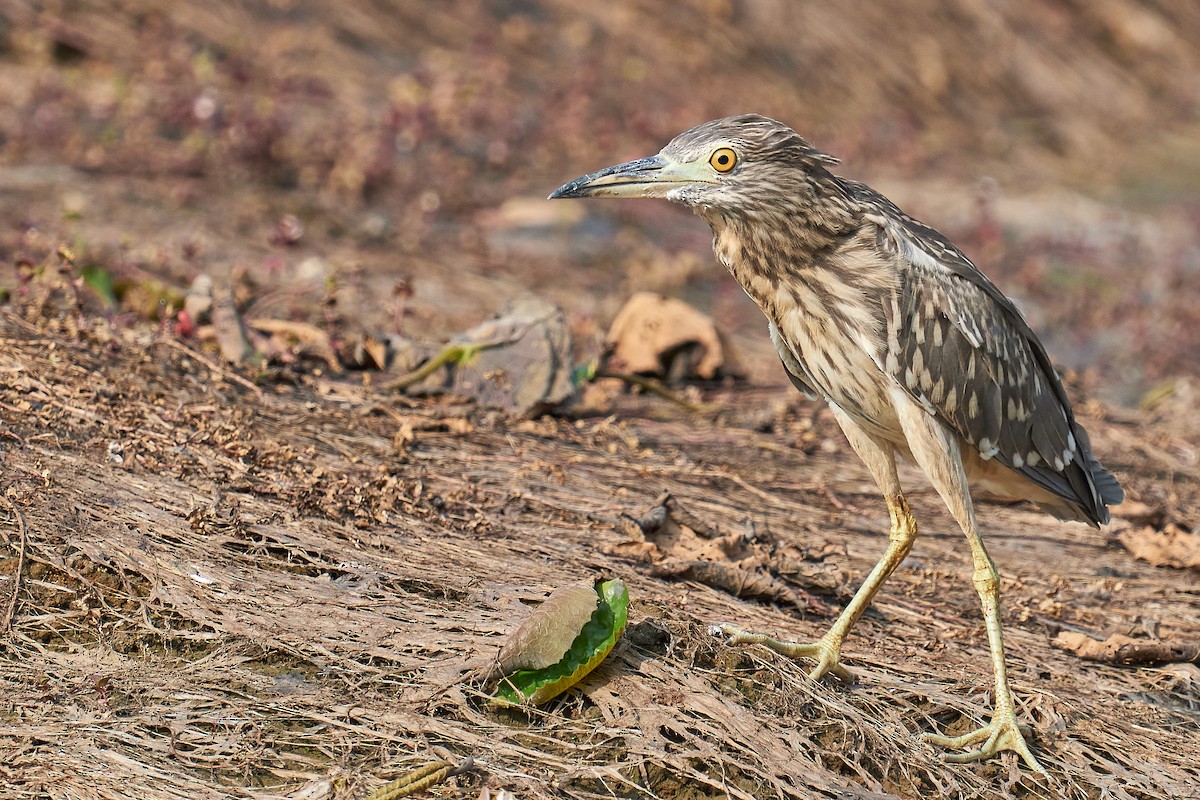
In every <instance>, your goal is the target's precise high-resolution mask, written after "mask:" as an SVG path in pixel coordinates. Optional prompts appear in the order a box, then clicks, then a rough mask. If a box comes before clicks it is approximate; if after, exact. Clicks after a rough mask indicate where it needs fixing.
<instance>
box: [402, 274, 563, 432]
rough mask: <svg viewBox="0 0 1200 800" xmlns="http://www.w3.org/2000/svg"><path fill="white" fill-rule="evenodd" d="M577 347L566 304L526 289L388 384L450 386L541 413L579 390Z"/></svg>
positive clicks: (519, 411) (485, 400)
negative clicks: (574, 376)
mask: <svg viewBox="0 0 1200 800" xmlns="http://www.w3.org/2000/svg"><path fill="white" fill-rule="evenodd" d="M571 350H572V341H571V330H570V328H569V327H568V326H567V321H566V317H565V316H564V315H563V312H562V309H560V308H558V307H557V306H555V305H553V304H551V303H548V302H546V301H545V300H542V299H540V298H538V297H535V296H533V295H522V296H521V297H518V298H517V299H516V300H513V301H512V302H511V303H509V304H508V305H507V306H505V308H504V309H503V310H502V311H501V312H500V313H499V314H498V315H497V316H496V317H494V318H493V319H491V320H488V321H487V322H485V323H483V324H482V325H478V326H476V327H475V328H472V329H471V330H469V331H466V332H465V333H463V334H461V335H459V336H458V337H456V338H455V339H454V340H453V341H451V342H450V343H449V344H447V345H446V346H445V347H444V348H442V350H441V352H439V353H438V354H437V355H435V356H433V357H432V358H430V359H429V360H428V361H426V362H425V363H424V364H422V365H421V366H420V367H418V368H417V369H415V370H413V371H412V372H410V373H408V374H406V375H402V376H400V377H398V378H395V379H393V380H392V381H390V382H389V383H388V384H387V385H386V388H387V389H389V390H393V391H394V390H401V391H403V390H408V389H410V388H414V387H421V388H424V389H426V390H432V391H439V392H440V391H448V392H450V393H452V394H455V395H460V396H465V397H470V398H472V399H473V400H475V401H476V402H477V403H478V404H479V405H481V406H483V407H484V408H495V409H500V410H501V411H505V412H508V413H510V414H514V415H517V416H536V415H537V414H539V413H541V412H543V411H545V410H547V409H549V408H552V407H554V406H556V405H558V404H559V403H561V402H563V401H564V400H566V399H567V398H569V397H571V395H572V394H574V392H575V385H574V383H573V381H572V379H571V372H572V367H571Z"/></svg>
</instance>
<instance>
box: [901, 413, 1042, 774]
mask: <svg viewBox="0 0 1200 800" xmlns="http://www.w3.org/2000/svg"><path fill="white" fill-rule="evenodd" d="M893 398H894V403H895V406H896V411H897V416H898V419H899V421H900V425H901V427H903V429H904V436H905V439H906V440H907V441H908V446H909V449H910V451H911V452H912V455H913V460H915V461H916V462H917V464H918V465H919V466H920V467H921V469H922V470H923V471H924V472H925V474H926V475H927V476H929V480H930V482H931V483H932V484H933V486H934V488H935V489H937V491H938V494H940V495H941V496H942V500H944V501H945V503H946V507H947V508H948V509H949V510H950V515H951V516H953V517H954V520H955V521H956V522H957V523H958V525H959V527H960V528H962V531H963V533H964V534H966V537H967V542H968V544H970V545H971V560H972V562H973V563H974V567H975V569H974V572H973V574H972V579H973V582H974V584H975V590H976V591H977V592H979V599H980V602H981V603H982V604H983V621H984V625H985V626H986V627H987V635H988V646H989V648H990V649H991V653H992V673H993V675H994V677H995V680H996V709H995V712H994V713H993V714H992V721H991V722H990V723H988V724H987V725H985V726H983V727H982V728H980V729H979V730H977V731H972V732H971V733H968V734H965V735H963V736H938V735H936V734H926V735H925V737H924V738H925V740H926V741H928V742H931V743H933V744H937V745H941V746H943V747H950V748H960V747H969V746H971V745H974V744H976V743H978V742H983V744H982V745H981V746H980V747H979V748H978V749H976V750H971V751H970V752H966V753H959V754H957V755H953V756H949V757H948V758H947V760H948V761H952V762H956V763H961V762H965V761H978V760H980V759H983V758H989V757H991V756H994V755H996V754H997V753H1000V752H1002V751H1004V750H1012V751H1014V752H1015V753H1017V754H1018V755H1019V756H1021V759H1022V760H1024V762H1025V763H1026V764H1027V765H1028V766H1029V768H1030V769H1033V770H1035V771H1037V772H1040V773H1041V774H1043V775H1046V774H1048V773H1047V772H1046V770H1045V769H1044V768H1043V767H1042V765H1041V764H1039V763H1038V761H1037V759H1036V758H1034V757H1033V753H1032V752H1031V751H1030V750H1029V744H1028V743H1027V742H1026V741H1025V736H1024V734H1022V733H1021V726H1020V725H1018V724H1017V711H1016V706H1015V705H1014V704H1013V696H1012V691H1011V690H1010V689H1009V686H1008V670H1007V669H1006V668H1005V665H1004V634H1003V633H1002V632H1001V629H1000V577H999V574H998V573H997V571H996V565H995V564H994V563H992V559H991V557H990V556H989V555H988V553H987V549H986V548H984V546H983V540H982V539H980V538H979V530H978V528H977V526H976V524H975V507H974V505H973V504H972V503H971V494H970V492H969V491H968V489H967V474H966V470H965V468H964V467H963V463H962V453H961V449H960V448H961V444H960V443H959V439H958V436H957V434H955V433H953V432H952V431H950V429H949V428H947V427H946V426H945V425H943V424H942V423H940V422H938V421H937V420H936V419H935V418H934V417H933V416H931V415H929V414H927V413H925V411H924V410H923V409H922V408H921V407H920V406H918V405H917V404H916V403H915V402H913V401H912V400H911V399H909V398H908V397H907V396H905V395H904V394H903V392H901V391H899V390H896V391H894V392H893Z"/></svg>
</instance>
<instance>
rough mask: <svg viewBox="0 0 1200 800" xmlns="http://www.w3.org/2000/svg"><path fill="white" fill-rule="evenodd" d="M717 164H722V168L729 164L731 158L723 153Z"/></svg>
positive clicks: (718, 157)
mask: <svg viewBox="0 0 1200 800" xmlns="http://www.w3.org/2000/svg"><path fill="white" fill-rule="evenodd" d="M717 163H718V164H720V165H721V166H722V167H723V166H725V165H726V164H728V163H729V156H727V155H725V154H724V153H721V155H719V156H717Z"/></svg>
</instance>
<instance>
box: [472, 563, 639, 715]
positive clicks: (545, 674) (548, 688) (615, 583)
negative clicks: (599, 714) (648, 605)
mask: <svg viewBox="0 0 1200 800" xmlns="http://www.w3.org/2000/svg"><path fill="white" fill-rule="evenodd" d="M592 595H593V598H596V600H597V602H596V605H595V610H594V611H593V613H592V615H591V618H590V619H589V620H588V621H587V623H586V624H585V625H583V627H582V628H581V629H580V630H579V632H578V635H577V636H576V637H575V639H574V641H573V642H572V643H571V646H570V647H569V648H568V650H567V652H566V653H565V654H564V655H563V657H562V659H561V660H559V661H558V662H557V663H555V664H552V665H549V666H547V667H544V668H541V669H520V670H517V671H516V672H513V673H511V674H509V675H506V676H505V677H504V680H503V681H501V683H500V686H499V687H498V688H497V690H496V692H495V697H496V699H497V700H499V701H500V702H504V703H513V704H518V703H531V704H533V705H539V704H541V703H545V702H547V701H548V700H551V699H553V698H554V697H557V696H558V695H559V694H561V693H563V692H565V691H566V690H567V689H570V688H571V687H572V686H574V685H575V684H576V683H578V682H579V681H581V680H583V678H584V677H586V676H587V675H588V673H590V672H591V671H592V670H594V669H595V668H596V667H597V666H599V664H600V662H601V661H603V660H604V658H605V656H607V655H608V654H609V652H611V651H612V649H613V647H614V646H615V645H616V643H617V640H618V639H619V638H620V637H621V633H622V631H624V630H625V623H626V622H627V621H628V619H629V591H628V590H627V589H626V588H625V583H624V582H623V581H620V580H617V579H613V580H607V581H601V582H600V583H598V584H596V585H595V587H594V588H593V589H592Z"/></svg>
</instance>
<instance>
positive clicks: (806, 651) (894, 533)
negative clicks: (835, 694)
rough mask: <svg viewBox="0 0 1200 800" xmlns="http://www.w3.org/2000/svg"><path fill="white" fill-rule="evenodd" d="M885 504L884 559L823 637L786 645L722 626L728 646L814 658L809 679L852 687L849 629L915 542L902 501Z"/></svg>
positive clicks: (898, 497)
mask: <svg viewBox="0 0 1200 800" xmlns="http://www.w3.org/2000/svg"><path fill="white" fill-rule="evenodd" d="M887 504H888V512H889V513H890V515H891V518H892V526H891V531H890V533H889V534H888V546H887V550H886V551H884V554H883V558H881V559H879V563H878V564H876V565H875V569H873V570H871V574H870V575H868V576H867V579H866V580H865V581H863V584H862V586H860V587H859V588H858V591H857V592H856V593H855V594H854V598H853V599H851V601H850V603H849V604H848V605H847V606H846V608H845V610H844V611H842V613H841V616H839V617H838V618H837V621H836V622H834V623H833V626H832V627H830V629H829V631H828V632H827V633H826V634H825V635H824V636H822V637H821V638H820V639H818V640H817V641H816V642H811V643H799V642H785V641H780V640H778V639H772V638H771V637H769V636H766V635H764V634H761V633H747V632H746V631H743V630H741V629H740V628H737V627H735V626H733V625H728V624H726V625H721V626H720V630H721V631H722V632H723V633H725V634H728V635H729V637H730V638H729V643H730V644H761V645H765V646H766V647H769V648H770V649H772V650H774V651H775V652H776V653H779V654H781V655H785V656H787V657H788V658H815V659H817V665H816V666H815V667H814V668H813V670H812V671H811V672H810V673H809V677H810V678H812V679H813V680H817V679H818V678H821V677H822V676H824V675H827V674H832V675H834V676H835V677H837V678H839V679H840V680H842V681H843V682H844V683H853V682H854V676H853V675H852V674H851V673H850V670H848V669H846V668H845V667H844V666H842V664H841V652H842V642H843V641H845V639H846V634H848V633H849V632H850V628H851V627H853V625H854V623H855V622H858V618H859V617H861V616H862V615H863V612H864V611H866V610H867V606H869V605H870V604H871V599H872V598H874V597H875V593H876V592H878V591H879V587H880V586H882V585H883V583H884V581H886V580H887V579H888V576H889V575H891V574H892V573H893V572H894V571H895V569H896V567H898V566H899V565H900V562H901V561H903V560H904V557H905V556H907V555H908V551H909V550H911V549H912V544H913V540H914V539H916V538H917V522H916V520H915V519H913V515H912V512H911V511H909V509H908V503H907V502H905V500H904V497H903V496H902V495H899V494H897V495H889V496H888V497H887Z"/></svg>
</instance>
